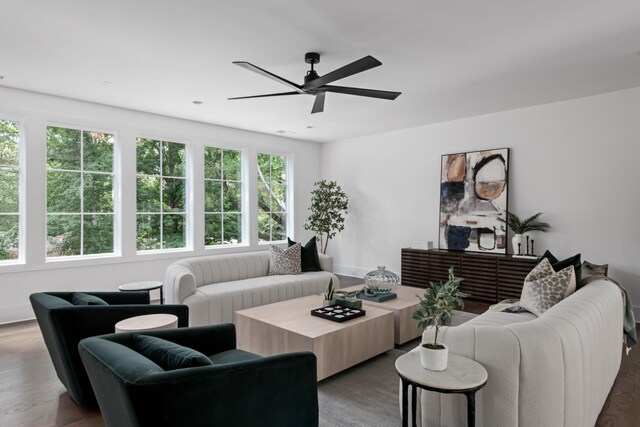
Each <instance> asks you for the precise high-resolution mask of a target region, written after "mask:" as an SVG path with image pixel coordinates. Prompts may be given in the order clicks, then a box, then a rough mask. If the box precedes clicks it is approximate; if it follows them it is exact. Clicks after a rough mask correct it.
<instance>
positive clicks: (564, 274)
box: [520, 258, 576, 316]
mask: <svg viewBox="0 0 640 427" xmlns="http://www.w3.org/2000/svg"><path fill="white" fill-rule="evenodd" d="M575 290H576V275H575V271H574V269H573V266H572V265H570V266H568V267H567V268H564V269H562V270H560V271H558V272H556V271H554V270H553V267H552V266H551V263H550V262H549V260H548V259H546V258H544V259H543V260H542V261H541V262H540V264H538V265H536V266H535V268H534V269H533V270H531V272H530V273H529V274H528V275H527V277H526V278H525V279H524V285H523V287H522V295H521V296H520V307H522V308H524V309H526V310H527V311H529V312H531V313H533V314H535V315H536V316H540V315H541V314H542V313H544V312H545V311H547V310H548V309H550V308H551V307H553V306H554V305H556V304H557V303H559V302H560V301H562V300H563V299H565V298H566V297H568V296H569V295H571V294H572V293H573V292H574V291H575Z"/></svg>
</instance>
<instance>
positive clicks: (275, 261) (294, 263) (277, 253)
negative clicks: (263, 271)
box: [269, 243, 302, 276]
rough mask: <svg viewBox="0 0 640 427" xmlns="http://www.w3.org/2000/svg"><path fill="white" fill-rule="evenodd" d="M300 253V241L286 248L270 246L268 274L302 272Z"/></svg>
mask: <svg viewBox="0 0 640 427" xmlns="http://www.w3.org/2000/svg"><path fill="white" fill-rule="evenodd" d="M300 253H301V246H300V243H296V244H295V245H291V246H289V247H288V248H286V249H280V248H279V247H277V246H271V252H270V253H269V275H271V276H272V275H276V274H302V268H301V267H300V264H301V262H300Z"/></svg>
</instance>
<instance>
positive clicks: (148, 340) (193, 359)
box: [133, 334, 213, 371]
mask: <svg viewBox="0 0 640 427" xmlns="http://www.w3.org/2000/svg"><path fill="white" fill-rule="evenodd" d="M133 345H134V346H135V349H136V350H137V351H138V353H140V354H142V355H143V356H145V357H146V358H147V359H150V360H151V361H152V362H154V363H156V364H157V365H158V366H160V367H161V368H162V369H164V370H165V371H173V370H174V369H183V368H195V367H198V366H208V365H213V362H211V360H210V359H209V358H208V357H207V356H205V355H204V354H202V353H200V352H199V351H196V350H194V349H192V348H189V347H183V346H181V345H179V344H176V343H174V342H171V341H167V340H163V339H162V338H158V337H152V336H149V335H138V334H135V335H134V336H133Z"/></svg>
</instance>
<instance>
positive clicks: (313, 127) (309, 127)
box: [307, 126, 315, 129]
mask: <svg viewBox="0 0 640 427" xmlns="http://www.w3.org/2000/svg"><path fill="white" fill-rule="evenodd" d="M307 129H315V126H307Z"/></svg>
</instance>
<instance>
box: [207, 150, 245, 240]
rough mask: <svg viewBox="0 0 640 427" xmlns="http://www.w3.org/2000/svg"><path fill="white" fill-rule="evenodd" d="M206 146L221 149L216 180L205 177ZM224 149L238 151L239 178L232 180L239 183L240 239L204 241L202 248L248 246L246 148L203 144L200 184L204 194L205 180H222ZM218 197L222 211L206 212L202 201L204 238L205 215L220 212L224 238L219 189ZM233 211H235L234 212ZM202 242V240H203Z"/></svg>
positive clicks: (222, 204) (222, 196)
mask: <svg viewBox="0 0 640 427" xmlns="http://www.w3.org/2000/svg"><path fill="white" fill-rule="evenodd" d="M207 148H215V149H218V150H222V156H223V159H222V163H221V165H220V166H221V168H222V169H221V175H220V176H221V178H220V180H216V179H213V178H207V177H206V170H207V165H206V163H205V162H206V159H205V153H206V150H207ZM225 151H236V152H238V153H240V180H239V181H233V182H239V183H240V203H241V209H240V211H239V213H240V218H241V222H240V240H239V241H238V243H222V244H220V245H207V244H206V243H205V244H204V248H205V250H211V249H220V248H229V247H239V246H248V245H249V242H248V240H249V234H248V233H247V224H248V222H249V221H248V220H249V215H248V203H247V200H248V196H247V193H248V190H249V189H248V185H247V184H248V181H249V180H248V173H247V169H248V167H247V153H246V150H243V149H239V148H229V147H224V146H221V145H213V144H205V145H204V146H203V149H202V159H203V163H202V164H203V171H202V172H203V174H202V176H203V179H202V186H203V194H205V195H206V193H205V192H206V189H207V186H206V183H207V181H224V179H223V178H224V152H225ZM220 197H221V207H222V212H219V213H217V212H208V211H207V210H206V204H205V203H203V206H202V218H203V220H204V222H203V229H202V233H203V234H202V236H203V238H204V239H206V237H207V234H206V233H207V225H206V217H207V215H208V214H220V215H222V237H223V239H224V214H225V213H226V212H225V211H224V203H223V200H224V194H223V192H222V191H221V192H220ZM204 200H206V197H205V198H204ZM234 213H235V212H234ZM203 243H204V241H203Z"/></svg>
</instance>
